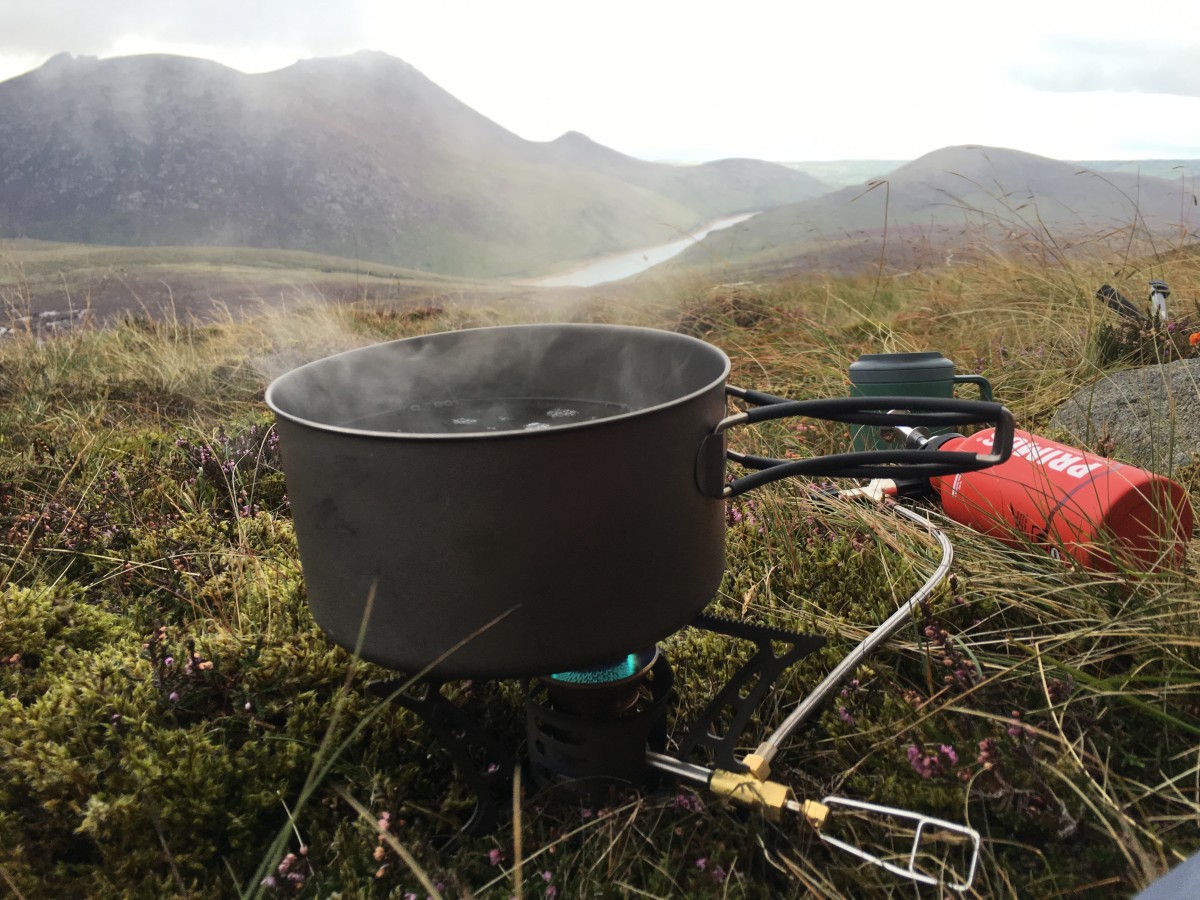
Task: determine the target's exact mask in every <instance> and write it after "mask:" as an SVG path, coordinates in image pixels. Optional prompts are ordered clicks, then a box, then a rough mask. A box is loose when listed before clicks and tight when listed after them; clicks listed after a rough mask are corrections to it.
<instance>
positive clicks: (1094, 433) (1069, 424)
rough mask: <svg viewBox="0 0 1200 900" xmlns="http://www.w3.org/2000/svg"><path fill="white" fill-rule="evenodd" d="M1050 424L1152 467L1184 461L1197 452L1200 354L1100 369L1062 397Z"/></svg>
mask: <svg viewBox="0 0 1200 900" xmlns="http://www.w3.org/2000/svg"><path fill="white" fill-rule="evenodd" d="M1050 427H1051V428H1052V429H1059V430H1061V431H1063V432H1066V433H1067V434H1069V435H1071V436H1072V437H1073V438H1074V439H1075V441H1076V442H1077V443H1080V444H1085V445H1087V446H1088V447H1090V448H1096V447H1097V446H1103V447H1104V449H1105V450H1106V451H1107V452H1108V453H1109V454H1110V455H1111V456H1113V457H1115V458H1116V459H1120V460H1125V461H1128V462H1131V463H1133V464H1134V465H1138V466H1141V467H1142V468H1144V469H1149V470H1151V471H1154V472H1163V473H1169V472H1170V471H1171V470H1172V469H1173V468H1176V467H1178V466H1185V465H1188V464H1189V463H1192V462H1194V461H1195V460H1196V459H1197V458H1200V359H1183V360H1177V361H1176V362H1173V363H1168V364H1167V365H1154V366H1142V367H1141V368H1137V369H1129V370H1127V371H1124V372H1117V373H1115V374H1112V375H1105V376H1103V377H1101V378H1100V379H1098V380H1097V381H1095V382H1094V383H1092V384H1090V385H1088V386H1087V387H1085V388H1083V389H1082V390H1080V391H1078V392H1076V393H1075V395H1074V396H1072V397H1071V398H1069V399H1068V400H1067V401H1066V402H1065V403H1063V405H1062V406H1061V407H1059V409H1058V411H1057V412H1056V413H1055V414H1054V418H1053V419H1052V420H1051V422H1050Z"/></svg>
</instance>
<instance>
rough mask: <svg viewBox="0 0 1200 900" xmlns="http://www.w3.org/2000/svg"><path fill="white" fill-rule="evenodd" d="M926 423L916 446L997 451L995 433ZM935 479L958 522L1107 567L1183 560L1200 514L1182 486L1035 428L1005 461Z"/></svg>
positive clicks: (1151, 566)
mask: <svg viewBox="0 0 1200 900" xmlns="http://www.w3.org/2000/svg"><path fill="white" fill-rule="evenodd" d="M901 430H902V431H905V432H908V429H901ZM920 431H921V430H920V429H916V430H913V431H911V432H908V445H909V446H910V447H911V446H914V445H915V446H924V447H928V448H930V449H934V448H936V449H939V450H964V451H967V452H972V453H987V452H989V451H990V450H991V446H992V436H993V434H994V433H995V430H994V429H990V428H989V429H986V430H983V431H980V432H978V433H976V434H974V435H972V436H971V437H963V436H962V435H947V436H941V437H934V438H927V437H926V436H925V435H923V434H921V433H920ZM930 484H931V485H932V487H933V490H934V491H935V492H936V494H937V496H938V498H939V500H940V501H941V505H942V508H943V510H944V511H945V513H946V515H948V516H949V517H950V518H952V519H954V520H955V521H957V522H961V523H963V524H965V525H969V526H971V527H972V528H974V529H976V530H978V531H981V532H983V533H985V534H989V535H991V536H993V537H995V538H997V539H999V540H1001V541H1004V542H1005V543H1007V544H1010V545H1013V546H1021V545H1023V544H1025V543H1027V542H1032V543H1034V544H1038V545H1040V546H1043V547H1045V548H1046V550H1047V551H1048V552H1049V553H1050V555H1052V556H1054V557H1056V558H1061V557H1062V556H1063V555H1067V556H1070V557H1071V558H1073V559H1075V560H1076V561H1078V562H1079V563H1080V564H1082V565H1083V566H1086V567H1087V568H1090V569H1094V570H1098V571H1103V572H1113V571H1117V570H1118V569H1121V568H1130V569H1134V570H1138V571H1143V572H1145V571H1154V570H1156V569H1162V568H1167V569H1172V568H1179V567H1180V566H1181V565H1182V564H1183V560H1184V554H1185V552H1186V549H1187V544H1188V541H1189V540H1190V539H1191V534H1192V526H1193V517H1194V513H1193V510H1192V506H1191V503H1190V502H1189V500H1188V496H1187V491H1185V490H1184V488H1183V486H1182V485H1180V484H1177V483H1176V482H1174V481H1171V480H1170V479H1169V478H1165V477H1163V476H1162V475H1156V474H1154V473H1152V472H1147V471H1145V470H1144V469H1139V468H1137V467H1136V466H1131V465H1126V464H1124V463H1120V462H1116V461H1114V460H1111V459H1105V458H1104V457H1102V456H1095V455H1094V454H1091V453H1087V452H1086V451H1084V450H1079V449H1077V448H1075V447H1069V446H1067V445H1066V444H1060V443H1058V442H1057V441H1052V440H1050V439H1049V438H1044V437H1039V436H1038V435H1034V434H1030V433H1029V432H1027V431H1017V432H1016V433H1015V436H1014V438H1013V452H1012V456H1011V457H1010V458H1009V459H1008V460H1007V461H1006V462H1003V463H1000V464H999V465H996V466H992V467H991V468H989V469H983V470H981V471H978V472H967V473H964V474H960V475H946V476H940V477H936V478H931V479H930Z"/></svg>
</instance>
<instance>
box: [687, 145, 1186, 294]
mask: <svg viewBox="0 0 1200 900" xmlns="http://www.w3.org/2000/svg"><path fill="white" fill-rule="evenodd" d="M1195 207H1196V197H1195V195H1194V194H1193V193H1192V191H1191V189H1190V188H1189V187H1187V186H1186V185H1183V184H1181V183H1180V182H1177V181H1171V180H1167V179H1162V178H1154V177H1150V176H1140V175H1137V174H1131V173H1126V172H1119V171H1094V170H1091V169H1087V168H1083V167H1081V166H1079V165H1078V164H1075V163H1070V162H1064V161H1061V160H1055V159H1052V158H1050V157H1045V156H1039V155H1037V154H1033V153H1027V152H1024V151H1020V150H1013V149H1010V148H1004V147H988V146H984V145H980V144H962V145H956V146H951V147H943V148H939V149H937V150H933V151H931V152H929V153H927V154H924V155H923V156H921V157H918V158H917V159H915V160H912V161H910V162H908V163H905V164H904V165H902V166H900V167H898V168H897V169H895V170H893V171H891V172H889V173H888V174H887V175H886V176H883V177H880V178H877V179H873V180H871V181H869V182H866V183H864V184H860V185H852V186H847V187H843V188H840V189H838V190H835V191H832V192H830V193H827V194H825V195H822V196H820V197H816V198H811V199H806V200H801V201H798V202H796V203H792V204H786V205H783V206H780V207H776V208H775V209H771V210H767V211H765V212H763V213H762V214H760V215H758V216H755V217H754V218H753V219H751V220H749V221H747V222H744V223H742V224H740V225H738V226H735V227H734V228H730V229H728V230H726V231H721V232H716V233H714V234H711V235H709V236H708V237H707V238H706V239H705V240H704V241H702V242H700V243H699V244H698V245H697V246H696V247H693V248H690V249H689V250H688V251H686V252H685V253H683V254H681V255H680V256H679V257H678V258H677V259H676V260H675V261H674V263H673V264H674V265H685V266H686V265H697V266H699V265H709V264H711V261H712V260H714V259H718V260H721V261H722V262H723V264H726V265H730V266H733V267H742V268H744V269H746V270H747V271H751V272H752V271H756V270H757V271H762V272H767V271H770V272H774V273H780V272H787V271H792V272H799V271H812V270H816V269H833V270H835V271H855V270H861V269H862V268H864V267H865V266H868V265H870V266H876V265H878V264H879V263H880V261H881V260H883V261H884V262H886V263H889V264H891V265H893V266H895V267H904V268H908V267H911V266H913V265H916V264H919V263H920V262H921V260H922V259H928V258H931V257H940V256H944V253H943V252H942V251H944V250H945V249H947V248H949V247H951V246H952V245H954V244H958V245H959V246H961V247H962V248H963V250H966V249H968V248H969V247H970V246H971V244H972V243H975V244H976V245H977V246H978V247H979V249H982V250H985V251H989V252H990V251H991V250H997V249H1000V248H1003V247H1016V246H1019V245H1022V244H1030V243H1040V242H1042V241H1047V240H1048V241H1051V242H1053V243H1055V244H1056V245H1057V246H1056V248H1055V252H1066V251H1070V250H1077V251H1078V252H1082V249H1081V248H1085V247H1086V248H1093V249H1094V248H1097V247H1102V246H1103V245H1104V244H1105V241H1106V239H1107V238H1109V237H1111V238H1114V239H1115V241H1116V243H1120V241H1123V240H1127V239H1128V238H1129V236H1130V234H1131V230H1132V231H1133V232H1134V233H1137V234H1140V235H1142V236H1144V237H1150V238H1160V237H1169V238H1171V239H1173V240H1177V241H1178V240H1183V241H1185V242H1186V241H1194V240H1196V239H1197V237H1198V236H1200V234H1198V229H1200V213H1197V211H1196V209H1195Z"/></svg>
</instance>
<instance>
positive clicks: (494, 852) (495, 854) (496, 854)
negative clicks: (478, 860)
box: [488, 847, 504, 866]
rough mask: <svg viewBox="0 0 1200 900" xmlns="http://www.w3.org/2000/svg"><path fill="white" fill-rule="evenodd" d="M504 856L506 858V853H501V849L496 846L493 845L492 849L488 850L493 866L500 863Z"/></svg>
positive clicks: (489, 859)
mask: <svg viewBox="0 0 1200 900" xmlns="http://www.w3.org/2000/svg"><path fill="white" fill-rule="evenodd" d="M503 858H504V854H503V853H501V852H500V851H499V849H497V848H495V847H493V848H492V849H491V850H489V851H488V862H489V863H491V864H492V865H493V866H498V865H500V861H501V860H502V859H503Z"/></svg>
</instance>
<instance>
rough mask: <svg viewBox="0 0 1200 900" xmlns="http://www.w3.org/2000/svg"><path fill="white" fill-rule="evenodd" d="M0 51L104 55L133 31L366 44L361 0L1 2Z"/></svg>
mask: <svg viewBox="0 0 1200 900" xmlns="http://www.w3.org/2000/svg"><path fill="white" fill-rule="evenodd" d="M0 19H2V20H3V21H4V28H3V29H0V54H3V53H11V54H15V55H23V56H29V55H33V54H41V55H44V56H50V55H53V54H55V53H59V52H62V51H67V52H70V53H85V54H95V55H104V54H105V53H106V52H107V51H109V50H111V49H112V48H113V47H114V46H116V45H117V44H118V43H119V42H120V41H121V39H122V38H126V37H128V36H130V35H137V36H139V37H144V38H154V39H157V40H160V41H165V42H172V43H186V44H192V45H212V46H233V47H237V46H242V47H246V46H251V45H254V44H274V45H283V44H297V45H302V46H306V47H309V48H311V49H312V50H313V52H314V53H318V54H319V53H321V52H340V51H341V50H343V49H344V48H346V47H347V46H358V45H360V44H362V43H363V42H364V35H365V33H366V25H365V21H364V17H363V15H362V13H361V10H360V6H359V4H356V3H350V2H346V3H336V4H335V3H321V2H312V0H254V2H246V0H208V2H205V3H196V2H194V0H125V2H121V3H97V2H95V0H38V2H37V3H29V2H25V0H4V2H0Z"/></svg>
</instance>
